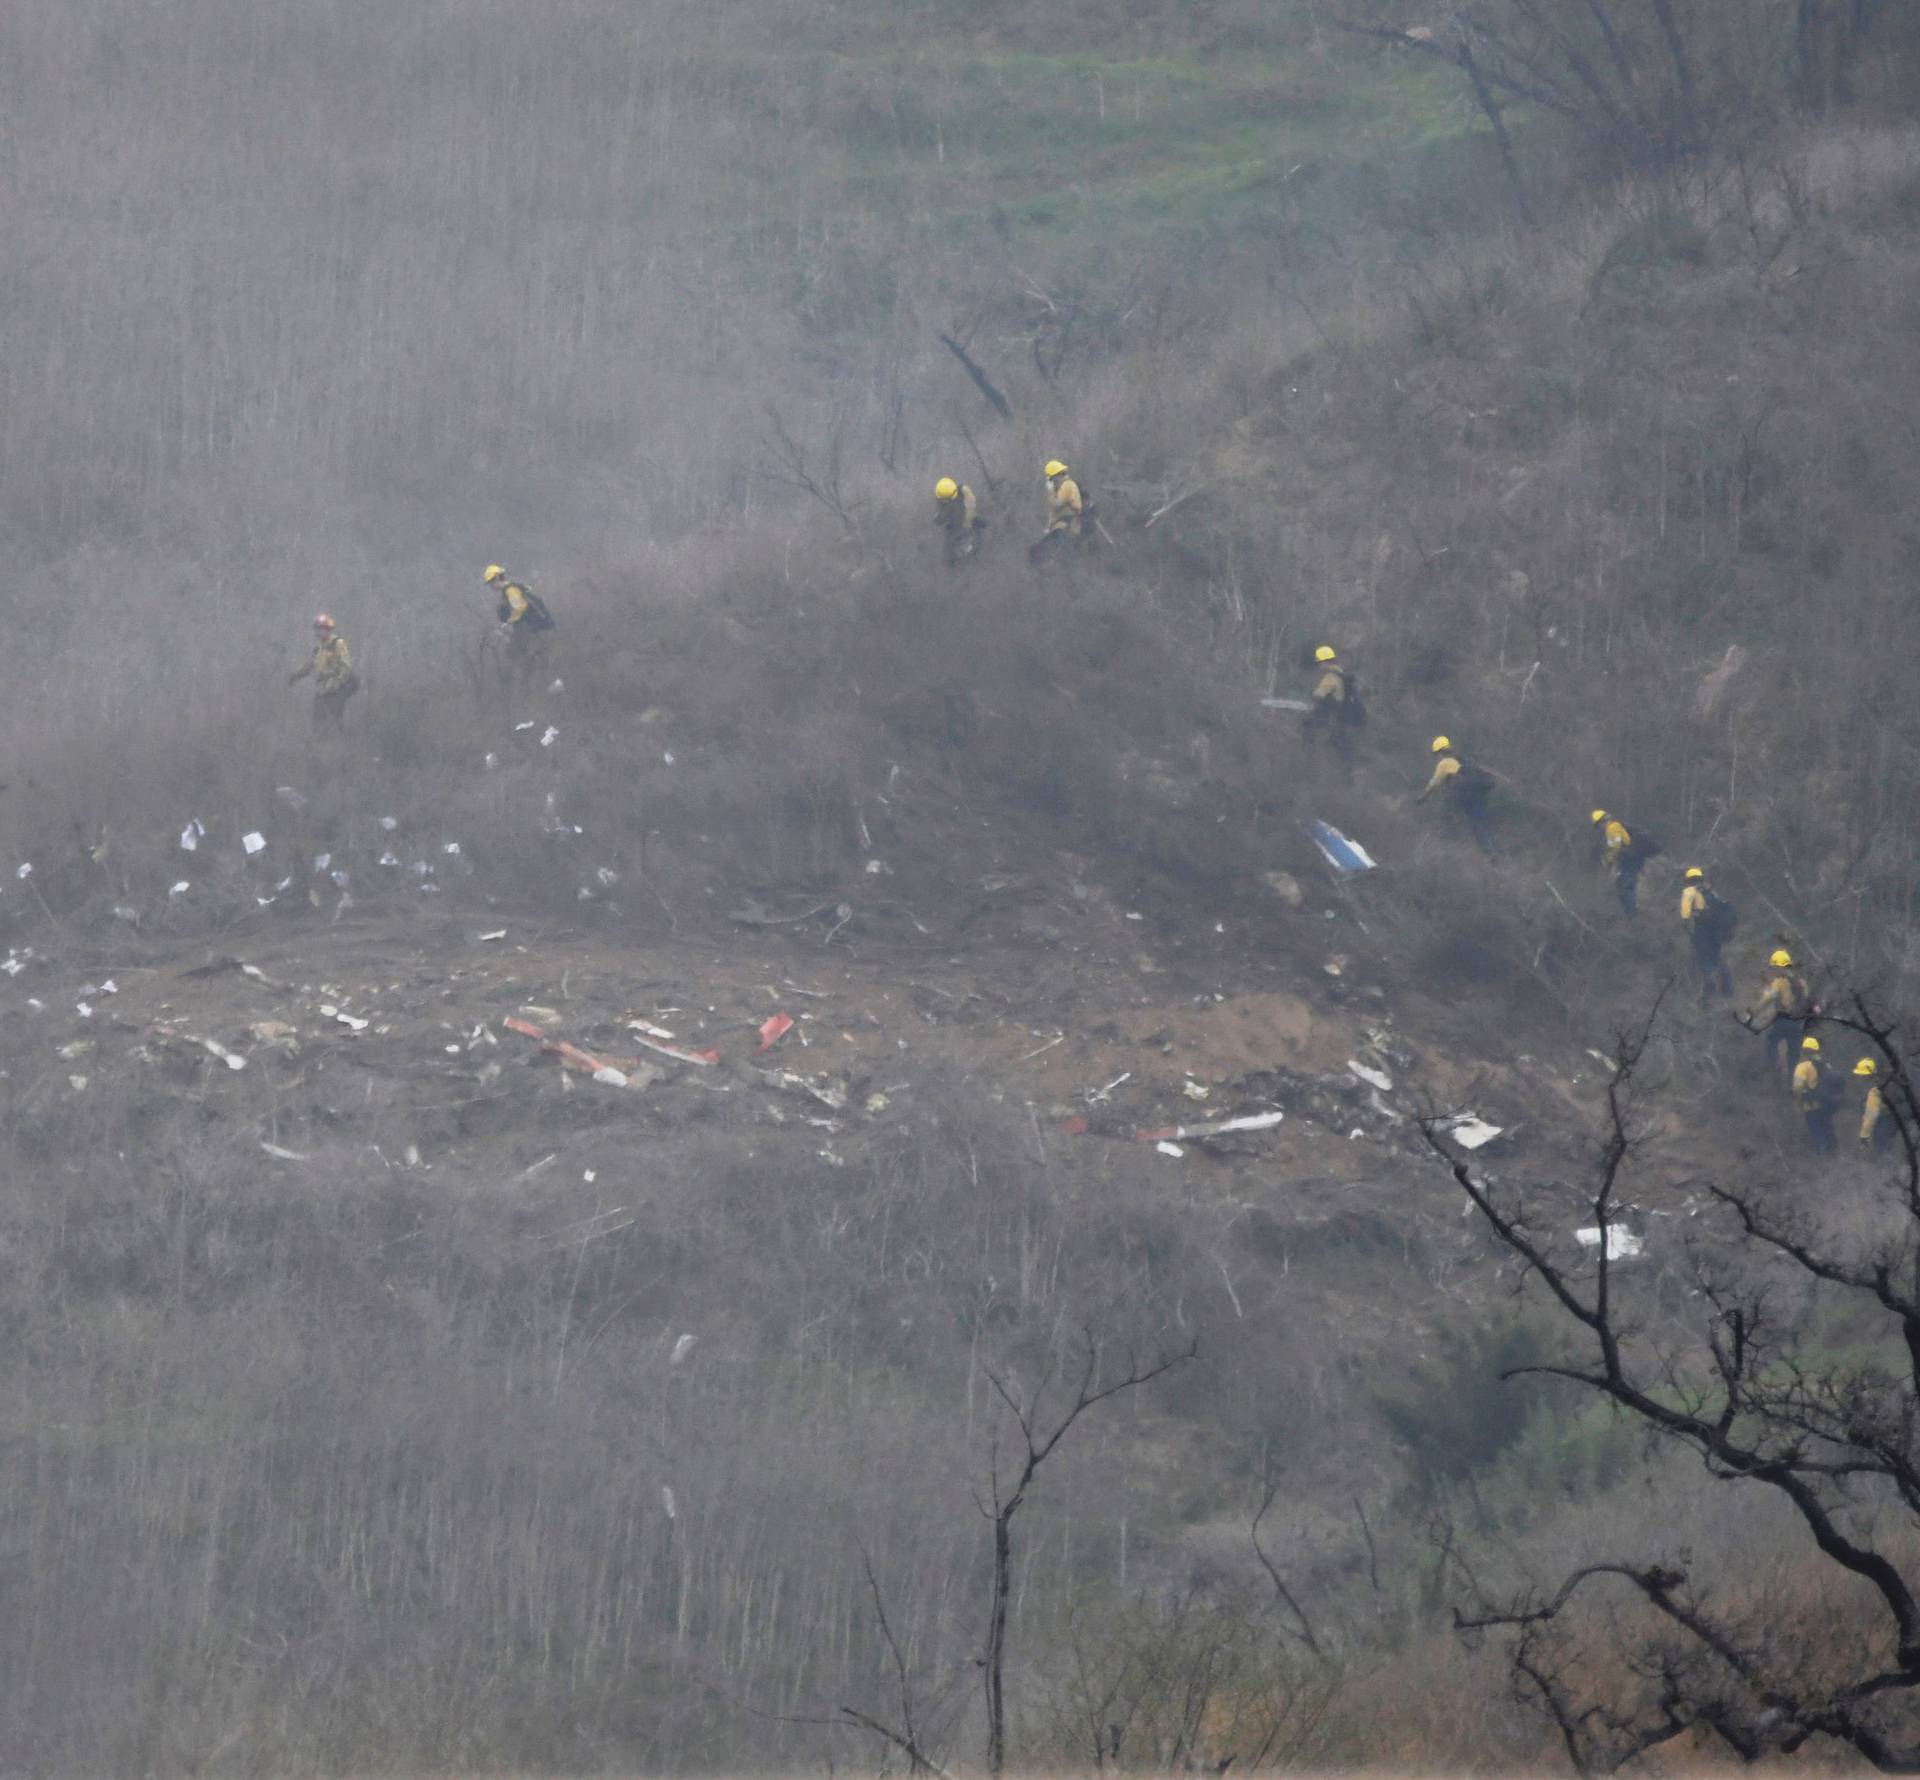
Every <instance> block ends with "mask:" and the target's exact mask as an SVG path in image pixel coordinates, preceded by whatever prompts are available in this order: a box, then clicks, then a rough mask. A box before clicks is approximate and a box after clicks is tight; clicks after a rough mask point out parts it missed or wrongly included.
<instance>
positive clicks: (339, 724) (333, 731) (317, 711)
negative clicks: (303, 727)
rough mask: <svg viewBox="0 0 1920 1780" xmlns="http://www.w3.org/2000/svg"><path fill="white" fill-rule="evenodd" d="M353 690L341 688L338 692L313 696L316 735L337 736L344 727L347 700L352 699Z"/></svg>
mask: <svg viewBox="0 0 1920 1780" xmlns="http://www.w3.org/2000/svg"><path fill="white" fill-rule="evenodd" d="M353 694H354V688H352V687H350V686H349V687H342V688H341V690H340V691H338V692H316V693H315V694H314V695H313V728H314V733H315V734H316V735H322V734H326V735H337V734H338V733H339V732H340V730H342V729H343V728H344V727H345V726H346V720H347V700H348V699H350V698H352V697H353Z"/></svg>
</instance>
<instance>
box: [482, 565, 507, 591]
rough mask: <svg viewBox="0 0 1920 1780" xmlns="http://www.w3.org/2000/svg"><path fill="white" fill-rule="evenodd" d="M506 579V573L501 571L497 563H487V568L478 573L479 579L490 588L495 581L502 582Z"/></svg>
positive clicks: (503, 570)
mask: <svg viewBox="0 0 1920 1780" xmlns="http://www.w3.org/2000/svg"><path fill="white" fill-rule="evenodd" d="M506 578H507V571H506V570H505V569H503V568H502V567H501V566H500V565H499V564H498V563H497V562H490V563H488V564H487V566H486V567H485V568H484V569H483V570H481V572H480V579H481V580H482V581H484V582H486V583H487V585H488V586H492V585H493V583H494V582H496V581H504V580H505V579H506Z"/></svg>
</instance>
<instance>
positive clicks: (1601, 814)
mask: <svg viewBox="0 0 1920 1780" xmlns="http://www.w3.org/2000/svg"><path fill="white" fill-rule="evenodd" d="M1593 819H1594V821H1596V822H1604V821H1606V819H1607V812H1606V811H1605V810H1595V811H1594V812H1593Z"/></svg>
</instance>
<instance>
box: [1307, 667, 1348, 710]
mask: <svg viewBox="0 0 1920 1780" xmlns="http://www.w3.org/2000/svg"><path fill="white" fill-rule="evenodd" d="M1313 702H1314V703H1315V704H1316V705H1318V704H1325V703H1328V702H1331V703H1333V704H1336V705H1341V704H1345V703H1346V702H1347V670H1346V669H1345V668H1341V667H1329V668H1328V669H1327V671H1326V672H1325V673H1323V674H1322V675H1321V676H1320V678H1319V681H1318V682H1317V683H1316V684H1315V686H1314V689H1313Z"/></svg>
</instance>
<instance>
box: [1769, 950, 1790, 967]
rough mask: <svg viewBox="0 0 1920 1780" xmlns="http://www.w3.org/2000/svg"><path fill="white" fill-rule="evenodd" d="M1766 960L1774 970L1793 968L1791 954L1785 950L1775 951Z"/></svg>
mask: <svg viewBox="0 0 1920 1780" xmlns="http://www.w3.org/2000/svg"><path fill="white" fill-rule="evenodd" d="M1767 962H1768V963H1769V964H1771V965H1772V966H1773V968H1774V969H1775V970H1791V969H1792V968H1793V954H1792V953H1791V952H1787V951H1778V952H1775V953H1774V955H1773V956H1772V957H1771V958H1769V959H1768V960H1767Z"/></svg>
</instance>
